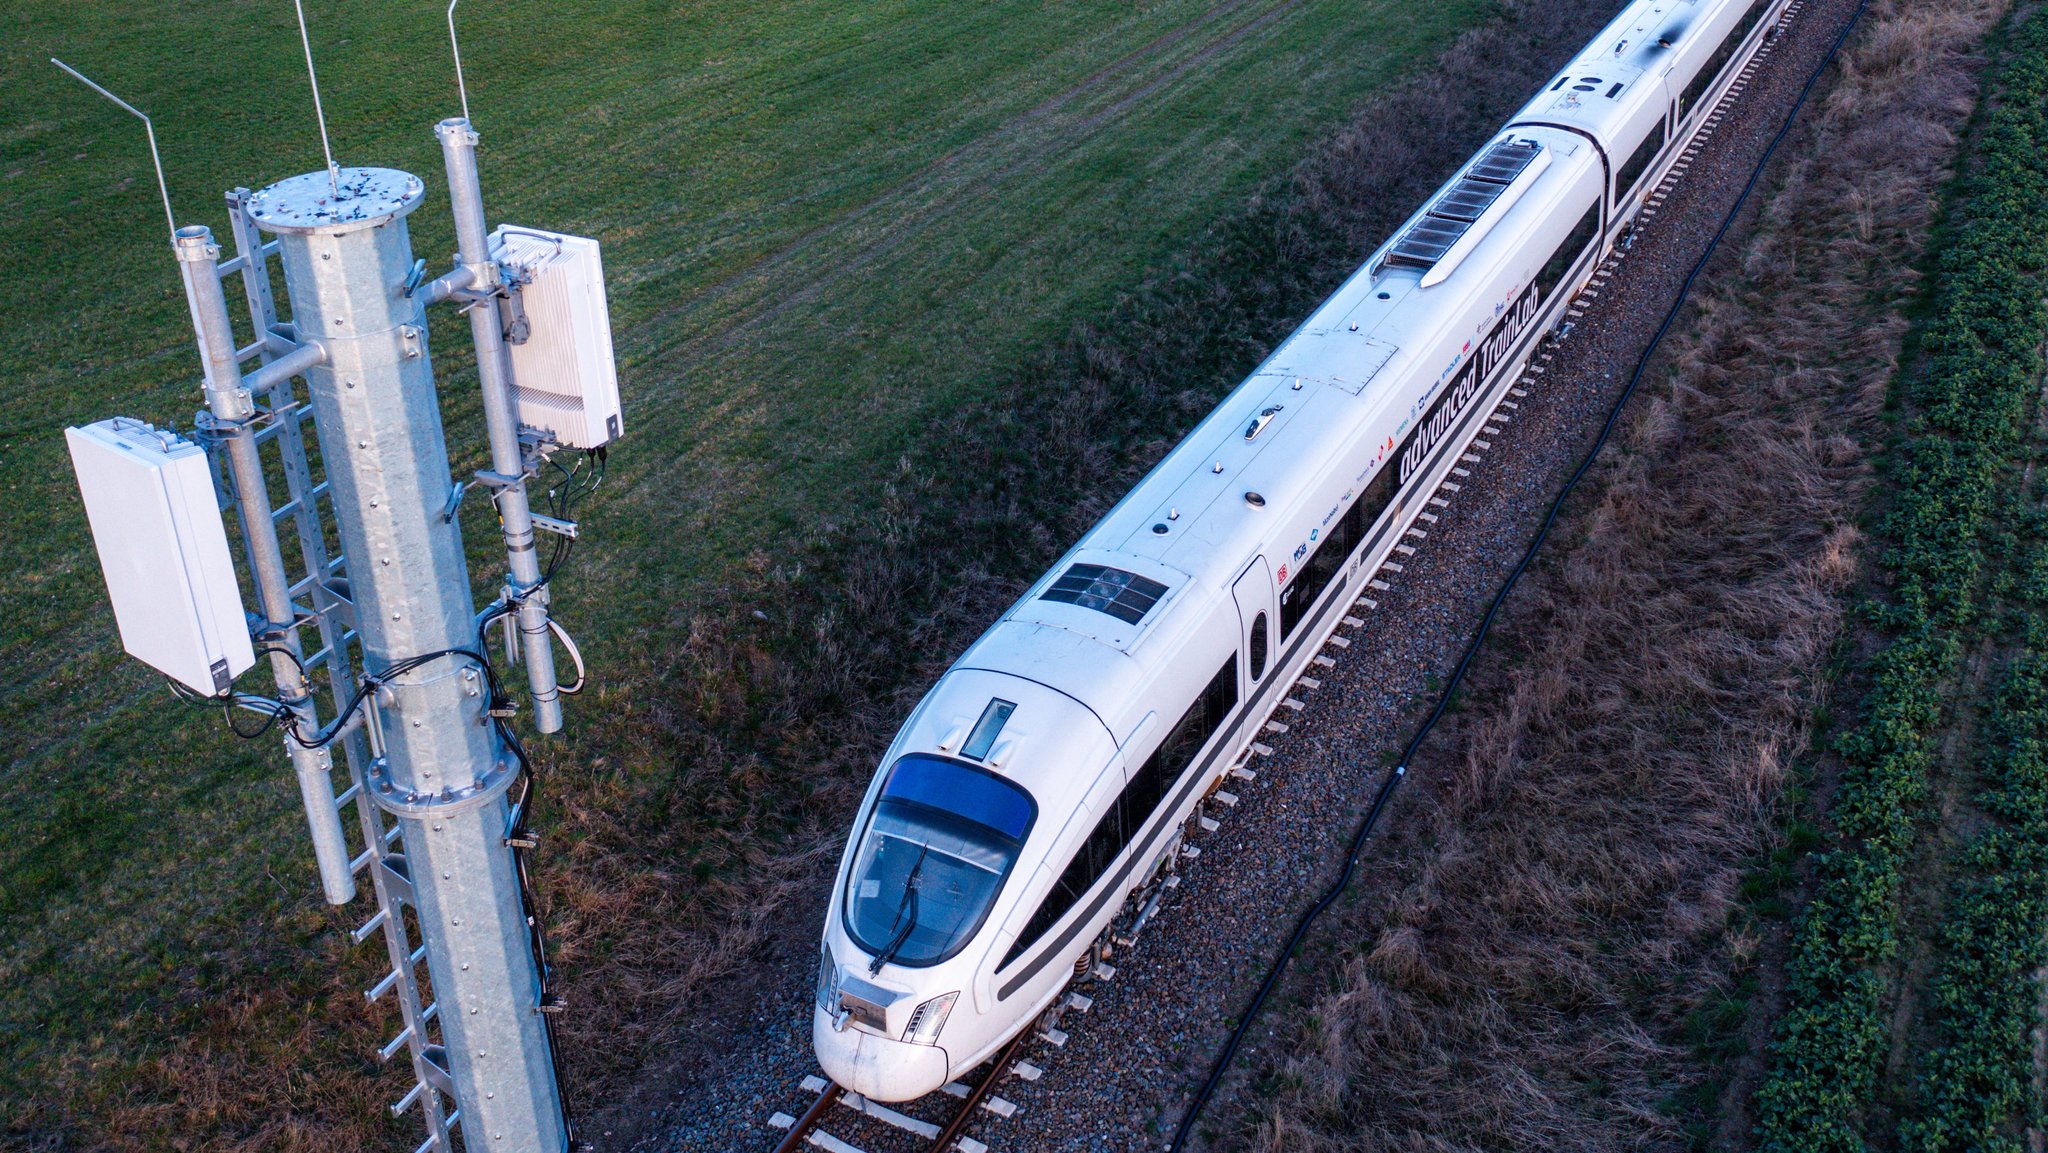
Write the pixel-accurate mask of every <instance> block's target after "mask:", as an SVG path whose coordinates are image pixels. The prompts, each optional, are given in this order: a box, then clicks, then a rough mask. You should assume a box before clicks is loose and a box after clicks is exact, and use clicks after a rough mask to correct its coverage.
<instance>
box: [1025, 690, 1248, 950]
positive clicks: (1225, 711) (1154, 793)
mask: <svg viewBox="0 0 2048 1153" xmlns="http://www.w3.org/2000/svg"><path fill="white" fill-rule="evenodd" d="M1236 706H1237V654H1235V653H1232V654H1231V655H1230V659H1229V660H1227V661H1225V662H1223V667H1222V668H1220V669H1218V670H1216V675H1215V676H1213V677H1211V678H1209V683H1208V684H1207V685H1206V686H1204V687H1203V689H1202V695H1201V696H1199V697H1196V698H1195V703H1194V704H1192V705H1189V706H1188V710H1187V711H1186V712H1185V713H1182V714H1181V717H1180V719H1179V720H1177V721H1175V722H1174V723H1173V728H1171V729H1169V730H1167V733H1166V736H1165V737H1164V738H1163V739H1162V740H1161V741H1160V742H1159V747H1158V748H1156V749H1154V750H1152V755H1151V756H1150V757H1147V758H1146V759H1145V763H1144V765H1143V766H1141V767H1140V768H1139V769H1138V771H1137V772H1136V773H1134V774H1133V775H1132V777H1131V783H1130V784H1128V785H1126V786H1125V787H1124V790H1123V791H1122V792H1121V793H1118V794H1117V798H1116V801H1115V803H1113V804H1112V805H1110V807H1109V809H1108V811H1106V812H1104V813H1103V814H1102V819H1100V820H1098V821H1096V822H1095V828H1094V829H1092V830H1090V831H1089V833H1088V840H1087V841H1086V842H1085V843H1084V844H1083V845H1082V846H1081V848H1080V850H1079V851H1077V852H1076V853H1075V854H1074V859H1073V860H1071V861H1069V862H1067V867H1066V868H1065V869H1064V870H1062V871H1061V872H1060V879H1059V880H1058V881H1056V882H1054V883H1053V887H1052V891H1051V892H1049V893H1047V894H1046V895H1045V900H1044V901H1043V902H1042V903H1040V905H1039V906H1038V910H1037V911H1036V912H1034V913H1032V914H1031V920H1030V921H1029V922H1027V923H1026V924H1025V926H1024V931H1023V932H1022V933H1019V934H1018V935H1017V943H1016V944H1015V945H1012V946H1011V947H1010V952H1009V954H1008V955H1007V956H1005V957H1004V958H1003V965H1008V964H1009V963H1010V962H1011V961H1014V960H1016V959H1017V957H1018V955H1019V954H1021V953H1023V952H1024V950H1025V949H1028V948H1030V947H1031V946H1032V945H1033V944H1034V943H1036V942H1037V941H1038V939H1039V938H1040V937H1043V936H1044V935H1045V933H1046V930H1048V929H1050V928H1052V927H1053V926H1054V925H1056V924H1058V923H1059V921H1060V918H1062V917H1064V916H1066V915H1067V912H1068V911H1069V910H1071V909H1072V908H1073V907H1074V905H1075V904H1076V903H1078V902H1079V901H1080V900H1081V898H1082V897H1084V896H1086V895H1087V893H1088V890H1090V889H1092V888H1094V887H1095V883H1096V882H1097V881H1099V880H1101V879H1102V876H1103V874H1104V873H1106V872H1108V871H1109V868H1110V866H1111V865H1114V864H1115V863H1116V860H1117V858H1118V857H1120V856H1122V855H1123V851H1124V848H1125V847H1126V846H1128V845H1129V844H1130V842H1131V840H1132V838H1134V837H1136V836H1137V835H1138V831H1139V830H1140V829H1142V828H1144V826H1145V822H1146V820H1147V819H1148V818H1149V817H1151V816H1152V814H1153V813H1154V812H1156V811H1157V810H1158V808H1159V806H1160V804H1161V803H1162V802H1164V801H1165V800H1166V797H1167V794H1168V793H1170V792H1172V791H1173V786H1174V784H1175V783H1176V782H1178V781H1179V780H1180V778H1181V774H1182V773H1185V772H1186V771H1187V769H1188V766H1190V765H1192V764H1194V763H1195V757H1196V756H1197V755H1198V754H1200V753H1201V751H1202V748H1203V746H1204V745H1206V744H1208V743H1209V738H1210V737H1212V736H1214V735H1215V734H1216V732H1217V730H1219V729H1220V728H1221V727H1222V725H1223V721H1224V719H1225V718H1227V717H1229V715H1230V710H1231V709H1233V708H1235V707H1236ZM997 967H998V968H1001V967H1002V966H1000V965H999V966H997Z"/></svg>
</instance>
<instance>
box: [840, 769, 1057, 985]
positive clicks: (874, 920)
mask: <svg viewBox="0 0 2048 1153" xmlns="http://www.w3.org/2000/svg"><path fill="white" fill-rule="evenodd" d="M1036 815H1037V805H1036V804H1035V803H1033V801H1032V800H1031V795H1030V794H1029V793H1026V792H1025V791H1024V790H1023V789H1021V788H1018V787H1017V786H1016V785H1014V784H1011V783H1010V782H1009V781H1006V780H1004V779H1002V778H1001V777H998V776H996V775H995V774H994V773H991V772H989V771H987V770H986V769H980V768H975V767H973V766H971V765H964V764H961V763H960V762H958V761H949V760H944V759H941V758H939V757H930V756H925V755H923V754H921V753H912V754H910V755H909V756H906V757H903V758H902V759H900V760H898V761H897V762H896V764H895V766H894V767H892V768H891V769H890V770H889V776H888V778H887V779H886V780H885V781H883V783H882V795H881V797H880V798H879V799H878V800H877V801H876V803H875V812H874V816H873V817H872V818H870V820H869V821H868V828H867V833H866V835H865V836H864V837H863V839H862V840H861V845H860V851H859V852H858V853H857V854H855V857H854V865H853V871H852V873H851V874H850V875H849V876H848V878H847V882H846V929H847V932H848V933H850V934H852V936H853V939H854V940H855V941H856V942H858V943H859V944H860V946H861V947H862V948H863V949H866V950H867V951H868V952H869V953H872V954H874V955H875V956H876V957H877V958H881V959H883V961H884V963H889V964H897V965H936V964H938V963H939V962H940V961H943V960H945V959H947V958H948V957H951V956H952V955H953V954H954V953H957V952H959V951H960V949H961V948H962V947H963V946H965V945H966V944H967V942H968V940H969V939H970V938H972V937H973V936H974V933H975V930H977V929H979V928H980V927H981V922H982V921H983V920H984V919H985V918H986V917H987V916H988V911H989V907H990V906H992V905H994V904H995V900H996V893H997V892H998V891H999V890H1000V889H1001V888H1002V885H1003V878H1004V877H1006V876H1008V875H1009V872H1010V866H1012V865H1014V864H1016V862H1017V854H1018V852H1019V850H1021V849H1022V848H1023V847H1024V836H1025V834H1026V833H1028V832H1029V831H1030V829H1031V822H1032V820H1033V818H1034V817H1035V816H1036ZM877 967H879V966H877Z"/></svg>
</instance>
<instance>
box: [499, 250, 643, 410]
mask: <svg viewBox="0 0 2048 1153" xmlns="http://www.w3.org/2000/svg"><path fill="white" fill-rule="evenodd" d="M491 256H492V258H493V259H495V260H497V261H498V262H499V263H500V264H502V265H504V266H505V267H506V269H507V271H509V272H510V273H511V274H512V275H514V276H515V277H517V278H518V279H519V280H521V281H522V282H523V284H524V286H523V287H522V288H521V289H520V302H521V307H522V309H523V311H524V312H525V316H526V322H527V325H528V332H527V335H526V339H525V341H524V342H522V343H517V344H513V343H508V344H507V345H506V346H505V348H506V351H507V352H508V353H509V354H510V356H511V360H512V396H513V403H514V405H515V406H517V408H518V410H519V423H521V424H523V425H527V426H529V427H532V428H536V429H539V430H540V431H542V432H545V433H548V434H550V435H552V436H553V438H554V439H555V441H556V442H557V443H559V444H563V445H566V446H568V447H570V448H600V447H602V446H604V445H607V444H610V443H611V442H612V441H614V440H616V439H618V436H619V432H620V424H619V421H620V412H619V372H618V366H617V365H616V364H615V363H614V362H613V360H612V321H611V311H610V309H609V307H608V306H607V305H606V303H605V295H604V263H603V261H602V260H601V259H600V258H599V256H598V250H597V241H595V240H591V239H589V238H588V237H582V236H564V235H562V234H561V233H559V232H544V231H541V230H540V229H536V228H516V227H513V226H512V225H508V224H501V225H499V226H498V229H497V231H495V232H493V233H491Z"/></svg>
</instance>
